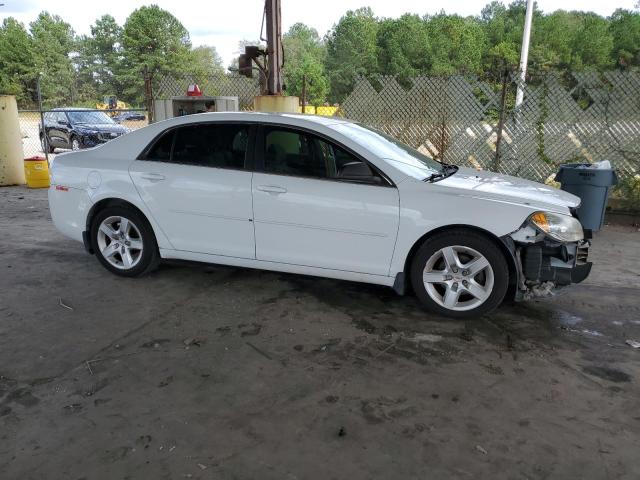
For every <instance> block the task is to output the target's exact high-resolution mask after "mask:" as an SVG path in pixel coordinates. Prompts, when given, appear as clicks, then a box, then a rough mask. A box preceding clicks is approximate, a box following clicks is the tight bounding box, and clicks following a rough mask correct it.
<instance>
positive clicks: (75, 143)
mask: <svg viewBox="0 0 640 480" xmlns="http://www.w3.org/2000/svg"><path fill="white" fill-rule="evenodd" d="M71 150H80V142H79V141H78V139H77V138H74V139H73V140H71Z"/></svg>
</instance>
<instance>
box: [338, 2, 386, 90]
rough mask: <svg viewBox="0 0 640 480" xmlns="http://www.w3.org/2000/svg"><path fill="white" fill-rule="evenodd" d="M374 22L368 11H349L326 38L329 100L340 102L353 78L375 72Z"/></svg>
mask: <svg viewBox="0 0 640 480" xmlns="http://www.w3.org/2000/svg"><path fill="white" fill-rule="evenodd" d="M377 32H378V19H377V18H376V17H374V16H373V11H372V10H371V8H369V7H365V8H359V9H357V10H349V11H348V12H347V13H346V14H345V15H344V16H343V17H342V18H341V19H340V20H339V21H338V23H337V24H335V25H334V26H333V28H332V29H331V31H329V33H328V34H327V36H326V43H327V61H326V69H327V74H328V76H329V82H330V85H331V98H332V100H334V101H341V100H342V99H344V97H345V96H346V95H347V94H348V93H349V92H350V91H351V87H352V84H353V81H354V78H355V77H356V76H357V75H370V74H373V73H376V72H377V67H378V59H377V48H376V37H377Z"/></svg>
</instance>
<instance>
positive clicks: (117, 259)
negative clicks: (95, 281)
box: [97, 216, 144, 270]
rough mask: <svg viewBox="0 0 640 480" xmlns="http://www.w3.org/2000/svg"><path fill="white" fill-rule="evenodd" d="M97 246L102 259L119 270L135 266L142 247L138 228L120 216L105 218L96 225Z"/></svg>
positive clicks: (140, 256)
mask: <svg viewBox="0 0 640 480" xmlns="http://www.w3.org/2000/svg"><path fill="white" fill-rule="evenodd" d="M97 240H98V248H99V250H100V254H101V255H102V256H103V257H104V259H105V260H106V261H107V262H109V264H111V265H113V266H114V267H115V268H118V269H120V270H129V269H131V268H133V267H135V266H136V265H137V264H138V263H139V262H140V259H141V258H142V251H143V248H144V245H143V242H142V235H141V234H140V229H139V228H138V227H137V226H136V225H135V224H134V223H133V222H132V221H131V220H129V219H127V218H125V217H122V216H111V217H107V218H105V219H104V220H103V221H102V223H100V226H99V227H98V238H97Z"/></svg>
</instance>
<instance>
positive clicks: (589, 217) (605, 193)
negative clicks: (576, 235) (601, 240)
mask: <svg viewBox="0 0 640 480" xmlns="http://www.w3.org/2000/svg"><path fill="white" fill-rule="evenodd" d="M556 182H560V185H561V187H560V188H562V190H564V191H566V192H569V193H573V194H574V195H576V196H578V197H580V199H581V200H582V203H581V204H580V208H578V219H579V220H580V223H582V227H583V228H585V229H589V230H593V231H594V232H595V231H597V230H600V229H601V228H602V225H603V224H604V212H605V210H606V208H607V199H608V197H609V190H611V187H612V186H613V185H616V184H617V183H618V176H617V175H616V171H615V170H613V169H612V168H595V167H594V166H593V165H591V164H589V163H566V164H563V165H560V171H559V172H558V173H557V174H556Z"/></svg>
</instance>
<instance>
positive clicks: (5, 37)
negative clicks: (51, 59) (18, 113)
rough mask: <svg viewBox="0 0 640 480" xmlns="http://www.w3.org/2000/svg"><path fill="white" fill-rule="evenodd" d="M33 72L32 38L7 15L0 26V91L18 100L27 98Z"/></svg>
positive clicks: (29, 94)
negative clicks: (14, 96)
mask: <svg viewBox="0 0 640 480" xmlns="http://www.w3.org/2000/svg"><path fill="white" fill-rule="evenodd" d="M35 74H36V65H35V61H34V57H33V40H32V39H31V37H30V36H29V34H28V33H27V31H26V29H25V28H24V25H23V24H21V23H20V22H18V21H17V20H15V19H14V18H11V17H9V18H7V19H5V20H4V22H3V23H2V27H0V93H5V94H12V95H16V97H17V100H18V101H19V102H24V101H27V100H29V98H30V96H31V94H32V93H33V89H34V86H35V85H34V77H35Z"/></svg>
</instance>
